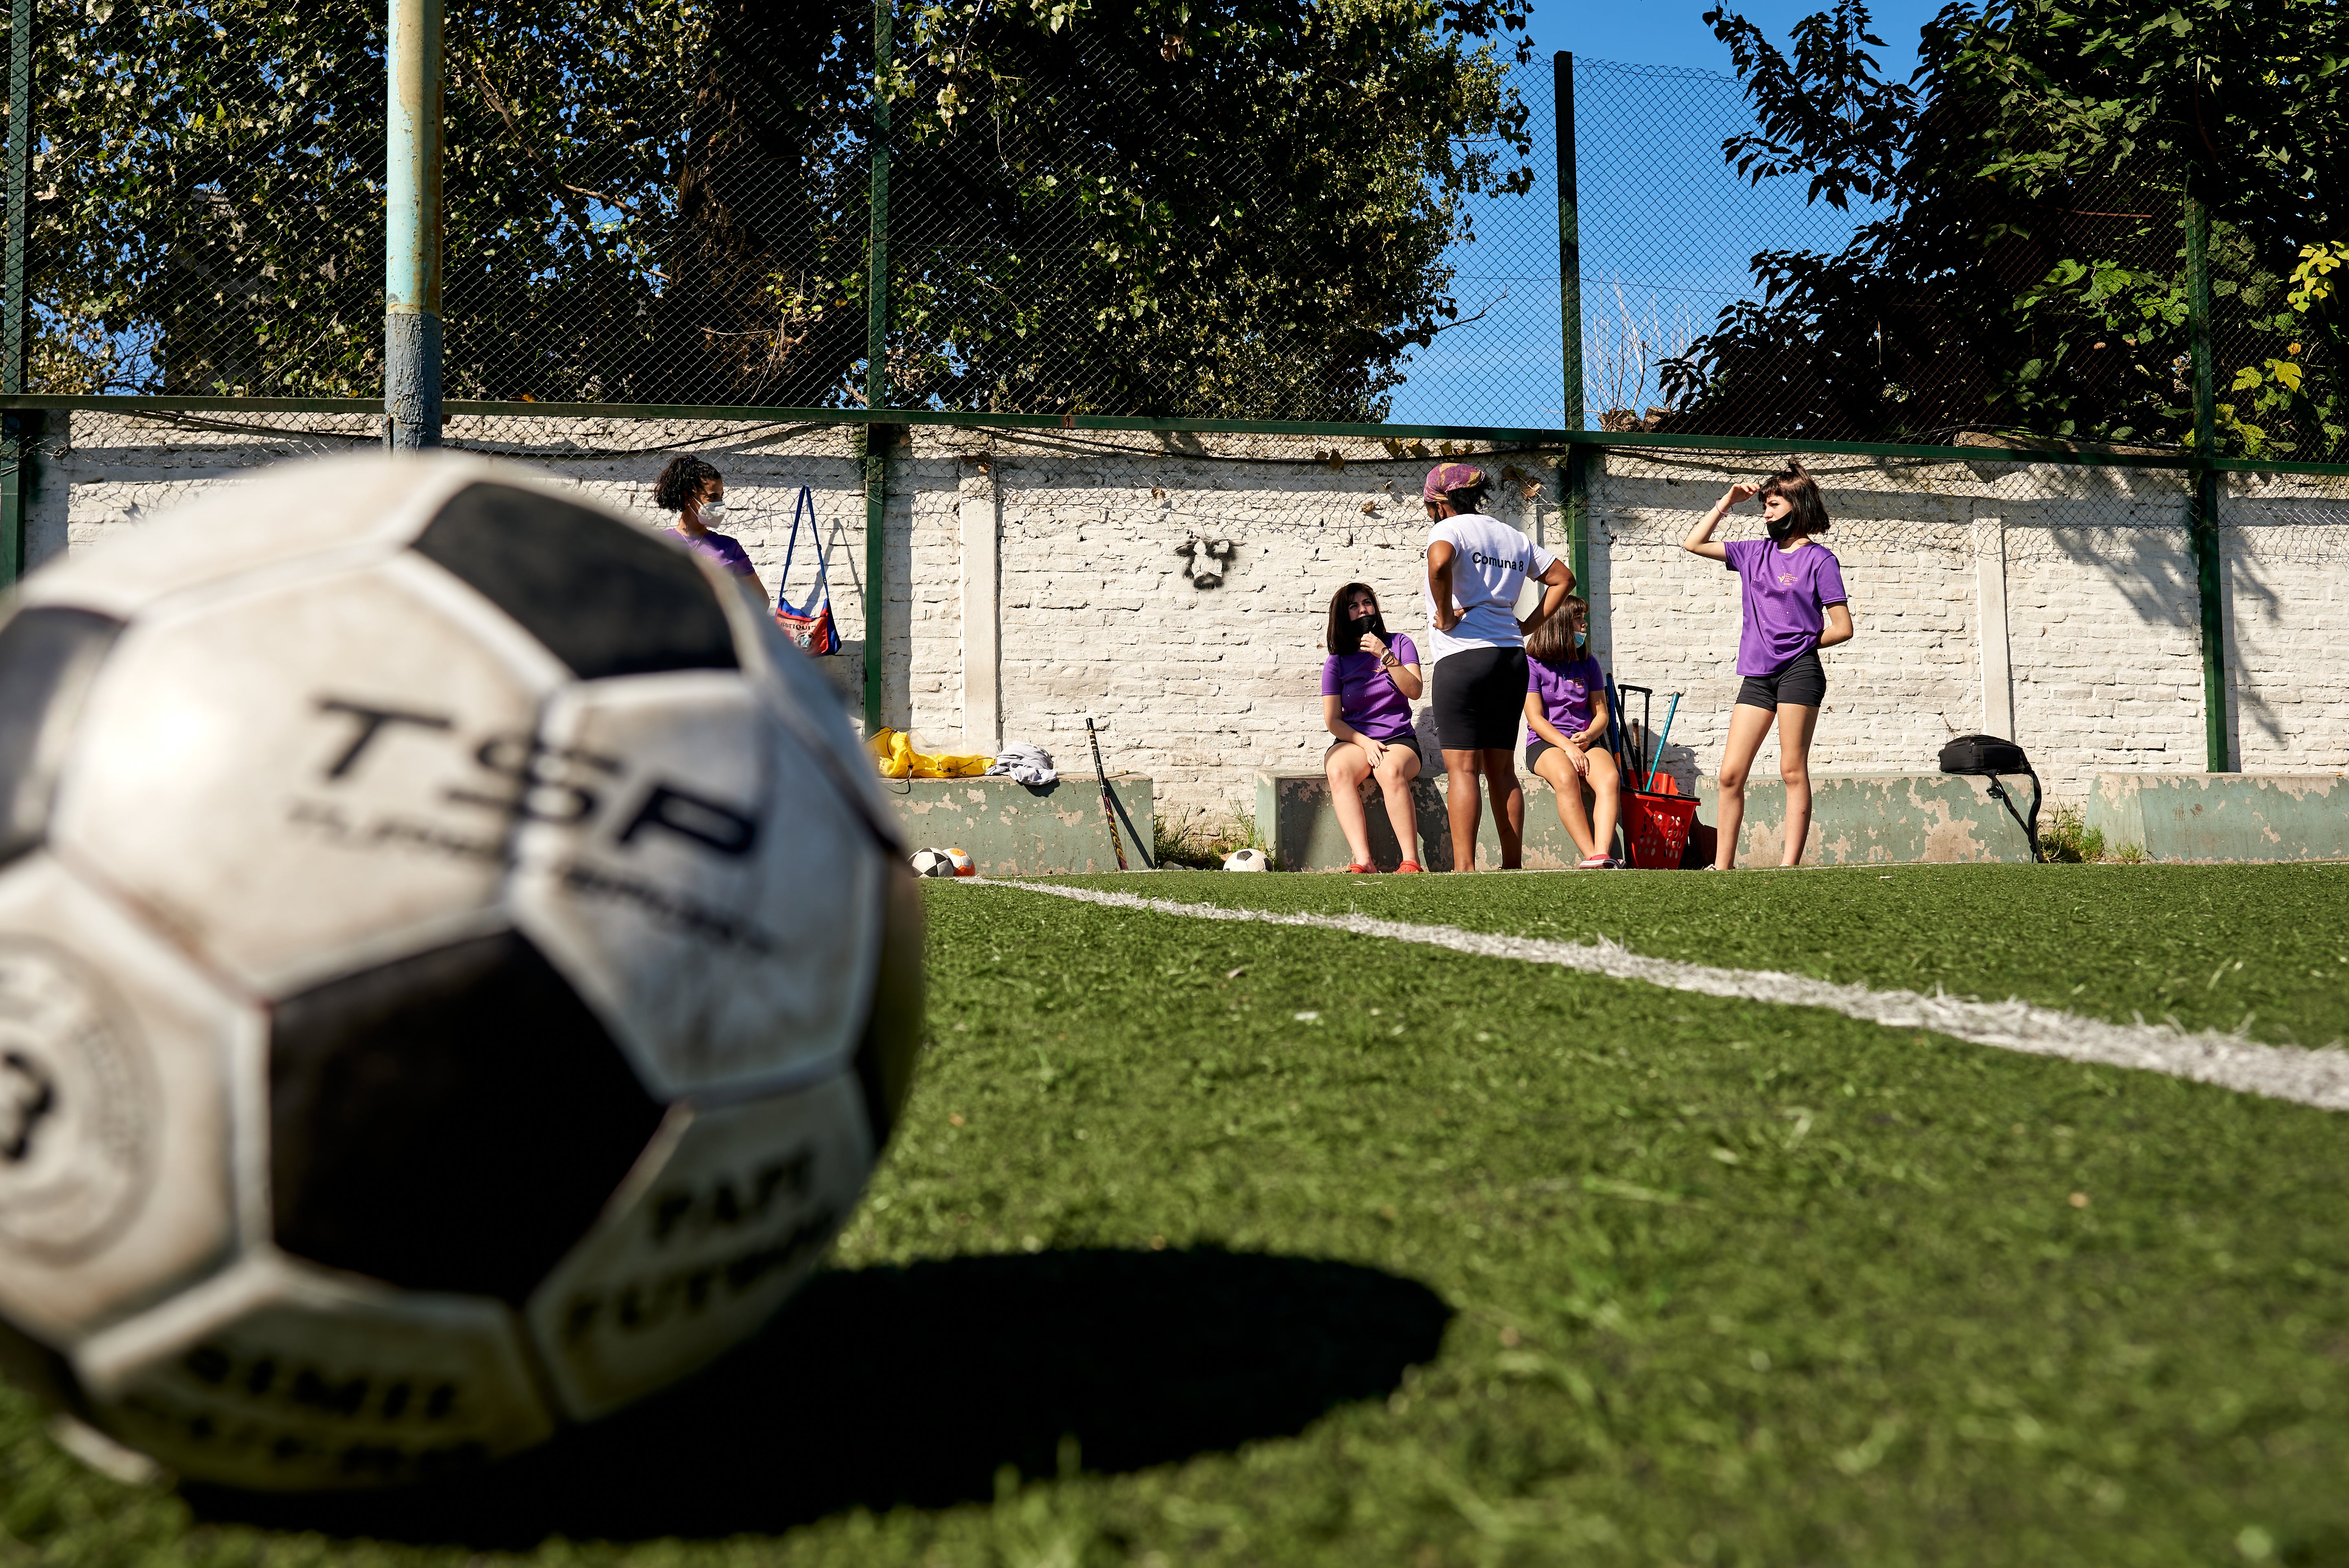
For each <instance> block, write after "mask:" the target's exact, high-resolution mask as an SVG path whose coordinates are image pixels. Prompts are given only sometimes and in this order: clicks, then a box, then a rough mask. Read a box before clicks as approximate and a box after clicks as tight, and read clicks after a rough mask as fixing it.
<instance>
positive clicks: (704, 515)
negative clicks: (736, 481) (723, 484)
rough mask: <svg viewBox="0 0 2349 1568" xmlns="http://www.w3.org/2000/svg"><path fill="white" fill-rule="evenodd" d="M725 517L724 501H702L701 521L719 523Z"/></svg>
mask: <svg viewBox="0 0 2349 1568" xmlns="http://www.w3.org/2000/svg"><path fill="white" fill-rule="evenodd" d="M725 516H726V503H725V502H724V501H722V500H706V501H703V502H702V503H701V521H704V522H717V521H721V520H722V519H723V518H724V517H725Z"/></svg>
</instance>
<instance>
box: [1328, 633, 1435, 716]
mask: <svg viewBox="0 0 2349 1568" xmlns="http://www.w3.org/2000/svg"><path fill="white" fill-rule="evenodd" d="M1387 651H1388V652H1390V653H1392V654H1393V655H1394V656H1395V659H1396V661H1397V662H1398V663H1401V664H1406V665H1415V664H1417V663H1419V649H1418V648H1416V647H1415V646H1413V644H1412V640H1411V639H1410V638H1409V637H1406V636H1404V635H1403V634H1402V633H1400V632H1397V633H1396V634H1394V635H1393V636H1392V637H1389V638H1388V639H1387ZM1321 695H1322V696H1334V697H1336V698H1337V699H1338V717H1340V718H1342V719H1344V720H1345V721H1346V722H1347V723H1348V724H1350V725H1352V726H1353V727H1355V728H1356V729H1359V730H1361V732H1362V733H1363V734H1364V735H1367V736H1369V737H1370V738H1371V739H1372V740H1393V739H1396V738H1399V737H1402V736H1405V735H1409V734H1410V733H1411V701H1410V699H1409V698H1407V697H1405V696H1403V695H1402V692H1400V691H1398V690H1397V689H1396V688H1395V684H1394V682H1393V681H1392V680H1391V679H1389V678H1388V676H1387V672H1386V671H1384V670H1382V669H1381V668H1380V667H1379V660H1378V655H1375V654H1368V653H1362V654H1332V655H1330V658H1329V661H1328V662H1327V663H1325V664H1324V665H1322V666H1321Z"/></svg>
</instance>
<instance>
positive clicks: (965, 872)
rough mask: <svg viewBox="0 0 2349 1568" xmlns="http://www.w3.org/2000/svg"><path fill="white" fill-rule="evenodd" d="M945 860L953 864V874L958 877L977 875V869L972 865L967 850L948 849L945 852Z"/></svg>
mask: <svg viewBox="0 0 2349 1568" xmlns="http://www.w3.org/2000/svg"><path fill="white" fill-rule="evenodd" d="M947 860H949V861H953V862H954V874H955V875H957V876H958V877H975V876H977V875H978V866H977V865H975V864H973V863H972V861H971V858H970V851H968V850H957V849H949V850H947Z"/></svg>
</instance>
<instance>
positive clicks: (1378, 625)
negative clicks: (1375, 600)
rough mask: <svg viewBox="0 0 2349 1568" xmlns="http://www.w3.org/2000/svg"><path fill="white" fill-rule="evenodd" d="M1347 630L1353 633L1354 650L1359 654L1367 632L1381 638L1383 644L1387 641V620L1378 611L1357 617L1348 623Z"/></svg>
mask: <svg viewBox="0 0 2349 1568" xmlns="http://www.w3.org/2000/svg"><path fill="white" fill-rule="evenodd" d="M1346 629H1347V630H1348V631H1350V632H1351V633H1353V634H1354V650H1355V651H1356V652H1357V653H1359V652H1361V646H1362V634H1363V633H1365V632H1368V633H1370V634H1371V635H1373V636H1375V637H1377V638H1379V639H1380V640H1381V642H1383V641H1385V640H1386V634H1387V620H1386V617H1385V616H1384V615H1381V614H1379V613H1378V612H1377V611H1376V610H1373V611H1371V613H1370V614H1367V615H1356V616H1354V617H1352V618H1351V619H1350V620H1349V621H1347V623H1346Z"/></svg>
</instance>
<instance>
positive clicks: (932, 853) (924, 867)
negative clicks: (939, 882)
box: [906, 850, 955, 877]
mask: <svg viewBox="0 0 2349 1568" xmlns="http://www.w3.org/2000/svg"><path fill="white" fill-rule="evenodd" d="M906 863H907V864H908V865H911V866H912V867H913V868H914V874H915V875H916V876H917V877H950V876H952V875H954V874H955V869H954V861H951V860H948V859H947V852H946V851H944V850H916V851H914V853H913V856H912V858H911V859H910V860H909V861H907V862H906Z"/></svg>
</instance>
